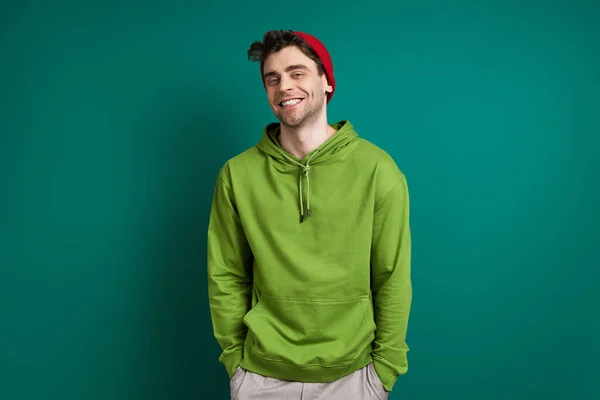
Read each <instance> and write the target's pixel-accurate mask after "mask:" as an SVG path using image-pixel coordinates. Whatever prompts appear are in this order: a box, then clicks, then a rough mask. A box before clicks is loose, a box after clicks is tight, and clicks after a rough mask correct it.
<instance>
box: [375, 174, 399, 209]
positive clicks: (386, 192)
mask: <svg viewBox="0 0 600 400" xmlns="http://www.w3.org/2000/svg"><path fill="white" fill-rule="evenodd" d="M403 179H404V176H402V175H400V176H399V177H398V180H397V181H396V183H394V184H393V185H392V187H390V188H389V189H388V190H386V191H385V193H384V194H382V195H381V196H379V198H378V199H375V210H377V208H378V207H379V203H380V202H381V201H382V200H383V199H384V198H385V197H386V196H387V195H388V194H390V193H391V192H392V190H394V188H396V186H398V185H399V184H400V183H401V182H402V180H403Z"/></svg>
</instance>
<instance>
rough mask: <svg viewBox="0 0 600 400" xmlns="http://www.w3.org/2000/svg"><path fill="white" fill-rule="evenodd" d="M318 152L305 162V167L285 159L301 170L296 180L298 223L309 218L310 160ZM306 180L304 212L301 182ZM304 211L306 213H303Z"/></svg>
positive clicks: (316, 151)
mask: <svg viewBox="0 0 600 400" xmlns="http://www.w3.org/2000/svg"><path fill="white" fill-rule="evenodd" d="M318 152H319V150H315V152H314V153H313V154H312V155H311V156H310V157H309V159H308V160H306V165H303V164H302V163H299V162H298V161H296V160H294V159H292V158H290V157H288V156H287V155H286V157H287V158H288V159H289V160H290V161H292V162H293V163H294V164H296V165H298V166H299V167H300V168H302V170H301V171H300V176H299V178H298V197H299V199H300V222H304V218H305V217H306V218H310V178H309V173H310V165H309V164H310V160H312V158H313V157H314V156H315V155H316V154H317V153H318ZM303 179H304V180H306V210H304V191H303V189H304V187H303V185H302V180H303ZM305 211H306V212H305Z"/></svg>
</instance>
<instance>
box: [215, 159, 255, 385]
mask: <svg viewBox="0 0 600 400" xmlns="http://www.w3.org/2000/svg"><path fill="white" fill-rule="evenodd" d="M224 171H225V169H221V171H220V172H219V176H218V179H217V183H216V186H215V191H214V195H213V202H212V208H211V212H210V221H209V226H208V296H209V303H210V313H211V318H212V323H213V330H214V335H215V338H216V339H217V342H218V343H219V345H220V346H221V349H222V353H221V356H220V357H219V361H221V362H222V363H223V364H224V365H225V368H226V369H227V373H228V374H229V377H232V376H233V374H234V373H235V371H236V369H237V367H238V366H239V365H240V363H241V361H242V358H243V346H244V340H245V337H246V332H247V327H246V326H245V325H244V323H243V319H244V316H245V315H246V313H247V312H248V311H249V310H250V307H251V292H250V290H251V288H252V276H251V274H252V251H251V249H250V246H249V245H248V241H247V240H246V236H245V234H244V230H243V228H242V225H241V222H240V217H239V215H238V212H237V207H236V204H235V198H234V195H233V192H232V190H231V186H230V185H229V184H228V183H227V182H226V181H225V178H226V174H225V173H224Z"/></svg>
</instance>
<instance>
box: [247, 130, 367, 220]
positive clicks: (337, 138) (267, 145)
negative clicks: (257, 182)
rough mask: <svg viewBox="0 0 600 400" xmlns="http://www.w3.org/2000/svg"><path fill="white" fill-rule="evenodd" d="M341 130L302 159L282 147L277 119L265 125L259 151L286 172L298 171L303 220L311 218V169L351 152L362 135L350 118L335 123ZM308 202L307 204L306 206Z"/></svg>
mask: <svg viewBox="0 0 600 400" xmlns="http://www.w3.org/2000/svg"><path fill="white" fill-rule="evenodd" d="M331 127H333V128H334V129H336V130H337V132H336V133H334V134H333V135H332V136H331V137H330V138H329V139H328V140H327V141H325V142H324V143H322V144H321V145H320V146H319V147H317V148H316V149H314V150H313V151H311V152H310V153H308V154H307V155H306V156H305V157H304V158H303V159H302V160H300V159H298V158H297V157H295V156H294V155H292V154H290V153H288V152H287V151H286V150H284V149H283V147H281V144H280V143H279V140H278V137H279V134H280V124H279V123H278V122H273V123H270V124H268V125H267V126H265V128H264V129H263V133H262V138H261V140H260V142H259V143H258V144H257V147H258V149H259V150H261V151H262V152H263V153H264V154H265V155H267V156H268V157H271V158H272V159H273V160H275V161H276V162H277V163H278V164H279V166H280V167H281V171H282V172H284V173H297V174H298V200H299V203H300V222H303V221H304V219H305V218H310V216H311V213H310V168H311V166H315V165H319V164H326V163H328V162H330V161H332V160H334V159H337V158H339V157H341V156H343V155H346V154H348V152H350V149H351V148H352V146H349V145H350V144H351V143H352V142H354V141H356V139H358V134H357V133H356V131H355V130H354V127H353V125H352V124H351V123H350V122H349V121H340V122H337V123H335V124H331ZM305 203H306V206H305Z"/></svg>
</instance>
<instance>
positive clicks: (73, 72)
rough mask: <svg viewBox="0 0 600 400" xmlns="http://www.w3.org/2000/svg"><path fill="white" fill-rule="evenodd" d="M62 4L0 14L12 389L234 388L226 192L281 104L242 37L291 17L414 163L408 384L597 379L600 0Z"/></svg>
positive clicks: (568, 390)
mask: <svg viewBox="0 0 600 400" xmlns="http://www.w3.org/2000/svg"><path fill="white" fill-rule="evenodd" d="M49 3H50V2H42V1H24V0H23V1H20V2H17V1H12V2H8V3H7V2H6V1H5V2H3V3H2V4H3V5H2V9H1V12H0V185H1V192H0V194H1V196H0V206H1V207H0V398H1V399H3V400H13V399H15V400H16V399H57V400H58V399H60V400H75V399H77V400H81V399H85V400H88V399H89V400H91V399H103V400H104V399H123V400H125V399H127V400H133V399H140V400H141V399H144V400H150V399H227V398H228V381H227V376H226V373H225V370H224V368H223V367H222V366H221V365H220V364H219V362H218V360H217V357H218V355H219V352H220V349H219V348H218V346H217V344H216V341H215V340H214V339H213V336H212V330H211V329H212V328H211V321H210V315H209V310H208V302H207V294H206V273H205V271H206V265H205V258H206V256H205V254H206V244H205V241H206V228H207V223H208V214H209V209H210V201H211V198H212V190H213V185H214V182H215V178H216V173H217V171H218V169H219V167H220V166H221V165H222V163H224V162H225V160H227V158H229V157H231V156H233V155H235V154H237V153H239V152H241V151H243V150H245V149H246V148H248V147H249V146H252V145H253V144H254V143H256V142H257V141H258V140H259V138H260V131H261V129H262V127H263V126H264V125H265V124H266V123H268V122H270V121H272V120H273V119H274V117H273V116H272V115H271V113H270V109H269V107H268V105H267V103H266V98H265V93H264V90H263V88H262V85H261V83H260V79H259V76H258V65H256V64H252V63H250V62H249V61H247V60H246V50H247V48H248V46H249V45H250V43H251V42H252V41H253V40H256V39H260V38H261V37H262V34H263V32H264V31H265V30H268V29H287V28H292V29H299V30H304V31H307V32H310V33H313V34H315V35H316V36H318V37H320V38H321V39H322V40H323V41H324V42H325V43H326V45H327V46H328V47H329V49H330V51H331V54H332V57H333V60H334V65H335V71H336V79H337V83H338V89H337V91H336V95H335V96H334V98H333V100H332V102H331V104H330V107H329V117H330V121H337V120H340V119H349V120H351V121H352V122H353V123H354V124H355V126H356V128H357V130H358V132H359V134H360V135H361V136H362V137H364V138H367V139H368V140H371V141H373V142H374V143H376V144H378V145H379V146H381V147H383V148H384V149H385V150H387V151H388V152H389V153H390V154H391V155H392V156H393V157H394V158H395V159H396V161H397V163H398V164H399V166H400V167H401V169H402V170H403V171H404V172H405V173H406V175H407V176H408V180H409V185H410V188H411V199H412V229H413V240H414V248H413V250H414V264H413V279H414V303H413V312H412V314H411V321H410V326H409V336H408V341H409V346H410V347H411V352H410V353H409V357H410V358H409V363H410V367H409V373H408V374H407V375H406V376H403V377H401V378H400V379H399V381H398V384H397V386H396V388H395V390H394V392H393V394H392V395H391V397H390V398H391V399H419V400H427V399H463V400H466V399H486V400H495V399H534V398H538V397H539V398H541V399H577V400H579V399H593V398H600V389H599V386H598V384H597V382H598V361H597V359H598V357H600V351H599V348H600V347H599V345H598V338H599V337H600V323H599V322H598V315H599V313H598V310H597V309H598V305H599V302H600V301H599V300H600V294H599V292H600V290H599V288H598V279H599V277H600V273H599V272H598V271H599V270H600V256H599V247H600V235H599V233H598V228H597V224H598V223H599V222H600V218H599V211H598V208H599V206H600V189H599V183H600V159H599V158H600V157H599V155H598V152H599V150H598V149H599V145H600V140H599V139H598V136H599V134H600V123H599V122H598V111H599V110H598V109H599V101H598V93H599V90H600V78H599V74H598V71H600V56H599V49H600V27H599V26H600V25H599V24H600V4H599V3H598V2H594V1H571V2H569V1H566V0H564V1H543V2H542V1H529V2H524V1H514V0H513V1H454V2H449V1H441V0H438V1H421V2H417V1H411V2H406V1H401V2H395V1H387V2H383V1H379V2H374V1H370V2H355V3H352V2H349V1H346V2H341V1H325V2H323V5H318V4H319V3H320V2H318V1H304V2H299V3H298V2H280V1H279V2H273V1H268V2H254V3H251V2H237V4H236V3H234V2H222V3H220V4H217V2H213V3H214V4H213V5H211V4H209V3H208V2H202V1H187V2H184V1H173V2H167V1H162V2H161V1H152V0H149V1H144V2H142V1H137V2H134V1H122V2H117V1H107V0H104V1H88V2H79V1H68V0H65V1H62V2H52V3H53V4H52V5H49Z"/></svg>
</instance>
